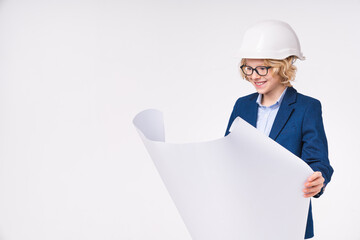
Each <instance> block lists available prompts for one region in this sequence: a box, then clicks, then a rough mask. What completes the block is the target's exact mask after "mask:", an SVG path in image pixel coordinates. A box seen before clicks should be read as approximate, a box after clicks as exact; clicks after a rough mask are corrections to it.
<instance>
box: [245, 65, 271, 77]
mask: <svg viewBox="0 0 360 240" xmlns="http://www.w3.org/2000/svg"><path fill="white" fill-rule="evenodd" d="M243 67H250V66H248V65H245V64H243V65H241V66H240V69H241V71H242V72H243V73H244V74H245V76H251V75H253V73H254V70H255V72H256V73H257V74H258V75H259V76H262V77H264V76H266V75H267V74H268V73H269V68H271V66H257V67H256V68H253V67H250V68H251V69H252V71H251V73H250V74H246V73H245V72H244V69H243ZM258 67H263V68H266V74H265V75H262V74H260V73H259V72H258V70H257V68H258Z"/></svg>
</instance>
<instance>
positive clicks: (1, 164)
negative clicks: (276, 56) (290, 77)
mask: <svg viewBox="0 0 360 240" xmlns="http://www.w3.org/2000/svg"><path fill="white" fill-rule="evenodd" d="M359 12H360V1H359V0H347V1H310V0H307V1H301V2H300V1H296V2H295V1H294V2H291V1H285V0H284V1H280V0H273V1H235V0H225V1H211V0H210V1H205V0H194V1H176V0H173V1H165V0H157V1H145V0H135V1H130V0H129V1H109V0H98V1H95V0H83V1H73V0H63V1H55V0H54V1H46V0H43V1H40V0H34V1H25V0H23V1H21V0H19V1H16V0H14V1H10V0H8V1H6V0H5V1H0V239H1V240H25V239H31V240H32V239H34V240H35V239H36V240H48V239H51V240H56V239H61V240H63V239H87V240H91V239H124V240H145V239H146V240H150V239H151V240H180V239H181V240H190V236H189V235H188V233H187V231H186V228H185V226H184V224H183V223H182V220H181V218H180V216H179V215H178V213H177V210H176V208H175V206H174V205H173V203H172V201H171V199H170V197H169V195H168V193H167V191H166V189H165V188H164V186H163V183H162V182H161V179H160V177H159V175H158V173H157V172H156V169H155V167H154V166H153V163H152V162H151V159H150V158H149V156H148V155H147V152H146V150H145V147H144V146H143V145H142V142H141V140H140V138H139V136H138V135H137V133H136V131H135V128H134V127H133V125H132V118H133V117H134V115H135V114H136V113H138V112H139V111H141V110H143V109H146V108H157V109H160V110H162V111H163V112H164V115H165V124H166V131H167V140H168V141H171V142H189V141H203V140H209V139H216V138H220V137H222V136H223V134H224V132H225V127H226V125H227V121H228V118H229V115H230V113H231V110H232V107H233V104H234V103H235V100H236V99H237V98H238V97H240V96H243V95H246V94H249V93H252V92H253V91H254V89H253V88H252V86H251V85H250V84H249V83H247V82H246V81H245V80H242V79H241V78H240V74H239V73H238V70H237V63H238V61H239V59H237V58H236V57H235V56H236V53H237V50H238V48H239V46H240V43H241V38H242V34H243V32H244V29H245V28H246V27H247V26H248V25H249V24H251V23H253V22H256V21H259V20H263V19H279V20H284V21H286V22H288V23H289V24H290V25H291V26H292V27H293V28H294V30H295V31H296V32H297V34H298V36H299V38H300V42H301V45H302V50H303V52H304V55H305V56H306V57H307V59H306V60H305V61H302V62H301V61H299V62H297V63H296V64H297V66H298V74H297V78H296V82H295V83H294V86H295V88H296V89H297V90H298V91H299V92H301V93H303V94H306V95H310V96H312V97H315V98H317V99H319V100H320V101H321V102H322V105H323V117H324V124H325V130H326V132H327V137H328V142H329V148H330V160H331V163H332V165H333V167H334V169H335V173H334V175H333V180H332V182H331V183H330V184H329V186H328V187H327V190H326V193H325V194H324V195H323V196H322V197H321V198H320V199H314V200H313V205H314V219H315V234H316V236H317V237H316V238H315V239H317V240H335V239H336V240H338V239H342V240H346V239H349V240H359V239H360V228H359V226H360V204H359V202H360V194H359V191H360V190H359V189H360V177H359V176H360V175H359V167H360V163H359V162H360V160H359V155H360V144H359V135H360V130H359V126H358V122H359V117H358V116H359V114H358V111H359V110H358V105H359V104H358V90H359V87H360V84H359V81H360V77H359V69H360V62H359V55H360V45H359V42H360V32H359V23H360V14H359ZM282 190H283V189H281V186H275V187H274V194H276V192H277V191H282Z"/></svg>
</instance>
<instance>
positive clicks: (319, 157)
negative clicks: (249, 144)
mask: <svg viewBox="0 0 360 240" xmlns="http://www.w3.org/2000/svg"><path fill="white" fill-rule="evenodd" d="M257 97H258V93H253V94H250V95H248V96H245V97H241V98H239V99H238V100H237V101H236V103H235V106H234V109H233V112H232V113H231V116H230V120H229V123H228V126H227V129H226V133H225V136H226V135H228V134H229V129H230V127H231V124H232V122H233V121H234V120H235V118H236V117H238V116H239V117H241V118H242V119H244V120H245V121H247V122H248V123H250V124H251V125H253V126H254V127H256V122H257V112H258V104H257V103H256V99H257ZM269 137H270V138H272V139H273V140H275V141H276V142H277V143H279V144H280V145H282V146H283V147H285V148H286V149H288V150H289V151H290V152H292V153H293V154H295V155H296V156H298V157H300V158H301V159H302V160H304V161H305V162H306V163H307V164H308V165H309V166H310V167H311V168H312V169H313V170H314V171H320V172H321V173H322V176H323V177H324V178H325V182H324V186H326V185H327V184H328V183H329V182H330V180H331V176H332V174H333V171H334V170H333V168H332V167H331V166H330V163H329V159H328V146H327V140H326V135H325V131H324V126H323V121H322V113H321V103H320V101H318V100H316V99H314V98H311V97H308V96H305V95H302V94H300V93H298V92H297V91H296V90H295V89H294V88H293V87H288V89H287V90H286V93H285V96H284V98H283V100H282V103H281V105H280V108H279V111H278V113H277V115H276V118H275V121H274V124H273V126H272V128H271V131H270V135H269ZM324 188H325V187H324ZM324 188H323V189H322V190H321V192H320V193H319V194H317V195H315V196H314V197H320V195H322V193H323V192H324ZM313 236H314V229H313V219H312V213H311V203H310V208H309V214H308V220H307V226H306V232H305V238H311V237H313Z"/></svg>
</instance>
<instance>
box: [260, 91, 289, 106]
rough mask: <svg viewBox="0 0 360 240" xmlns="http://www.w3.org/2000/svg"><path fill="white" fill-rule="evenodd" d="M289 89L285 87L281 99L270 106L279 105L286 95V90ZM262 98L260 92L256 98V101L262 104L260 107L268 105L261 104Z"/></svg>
mask: <svg viewBox="0 0 360 240" xmlns="http://www.w3.org/2000/svg"><path fill="white" fill-rule="evenodd" d="M286 90H287V87H286V88H285V90H284V91H283V92H282V94H281V96H280V97H279V99H278V100H277V101H276V103H274V104H273V105H271V106H269V108H270V107H274V106H279V105H280V104H281V102H282V100H283V98H284V96H285V92H286ZM261 100H262V94H259V95H258V97H257V99H256V103H257V104H258V105H259V106H260V107H266V106H264V105H262V104H261Z"/></svg>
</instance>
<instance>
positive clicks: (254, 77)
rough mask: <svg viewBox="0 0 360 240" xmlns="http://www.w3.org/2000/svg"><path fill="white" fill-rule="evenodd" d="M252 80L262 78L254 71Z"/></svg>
mask: <svg viewBox="0 0 360 240" xmlns="http://www.w3.org/2000/svg"><path fill="white" fill-rule="evenodd" d="M250 77H251V79H259V78H261V76H260V75H259V74H258V73H257V72H256V71H254V72H253V73H252V74H251V76H250Z"/></svg>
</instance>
